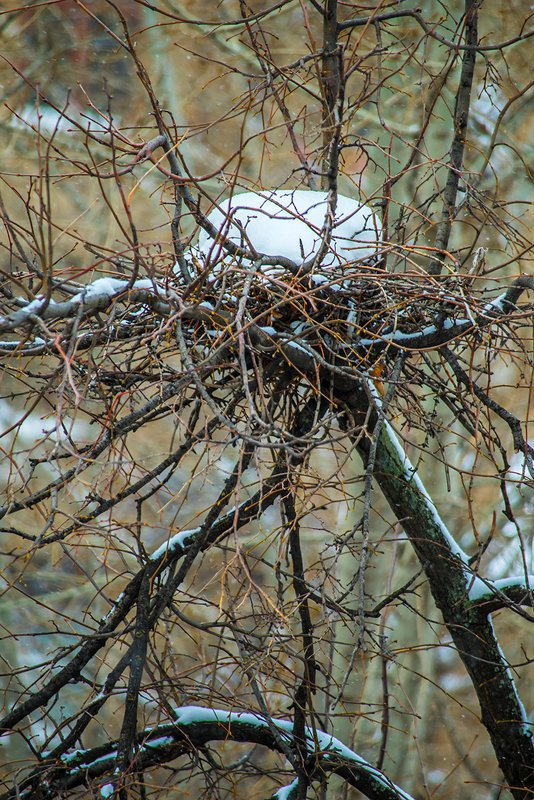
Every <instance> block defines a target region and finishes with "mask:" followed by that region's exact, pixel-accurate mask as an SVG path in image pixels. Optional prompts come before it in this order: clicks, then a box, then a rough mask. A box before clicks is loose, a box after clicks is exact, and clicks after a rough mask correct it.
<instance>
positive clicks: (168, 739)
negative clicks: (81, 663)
mask: <svg viewBox="0 0 534 800" xmlns="http://www.w3.org/2000/svg"><path fill="white" fill-rule="evenodd" d="M270 722H271V723H273V724H274V726H275V727H276V728H277V729H278V732H279V736H281V737H282V738H283V739H285V741H286V742H288V744H289V745H291V744H292V739H293V734H292V727H293V723H292V722H291V721H289V720H284V719H279V718H271V719H270ZM305 737H306V738H305V742H306V747H307V751H308V756H309V757H310V758H313V760H314V762H315V763H317V770H316V773H317V774H316V776H315V777H316V780H322V779H323V778H324V772H326V771H328V772H334V773H336V774H338V775H340V776H341V777H343V778H344V779H345V780H346V781H347V783H349V784H350V785H351V786H354V787H356V788H357V789H358V790H359V791H360V792H362V793H363V794H364V795H365V796H366V797H368V798H370V800H413V798H412V797H411V796H410V795H409V794H408V793H407V792H404V791H403V790H402V789H401V788H400V787H398V786H396V785H395V784H394V783H392V781H390V780H389V779H388V778H387V777H386V775H385V774H384V773H383V772H381V771H380V770H378V769H376V768H375V767H373V766H372V765H371V764H369V762H368V761H365V759H363V758H362V757H361V756H359V755H358V754H357V753H355V752H354V751H353V750H351V749H350V748H348V747H346V746H345V745H344V744H343V743H342V742H341V741H340V740H339V739H336V738H335V737H334V736H331V735H330V734H328V733H324V732H323V731H320V730H312V729H311V728H305ZM277 738H278V737H275V736H274V734H273V732H272V731H271V729H270V727H269V725H268V722H267V720H266V719H265V718H263V717H262V716H261V715H259V714H254V713H239V712H233V711H227V710H224V709H209V708H204V707H202V706H185V707H183V708H178V709H176V711H175V721H174V723H172V724H167V725H158V726H156V727H154V728H147V729H145V730H143V731H140V732H139V733H138V735H137V753H136V757H135V768H136V771H137V772H145V771H147V770H149V769H151V768H153V767H157V766H160V765H161V764H165V763H169V762H171V761H174V760H175V759H177V758H179V757H181V756H184V755H188V756H189V757H190V758H192V759H194V758H195V753H196V751H198V750H199V749H201V748H203V747H205V746H206V745H207V744H208V743H209V742H212V741H228V740H232V741H236V742H247V743H251V744H252V743H254V744H258V745H262V746H264V747H267V748H268V749H269V750H272V751H274V752H280V744H279V742H278V741H277ZM117 748H118V741H114V742H109V743H108V744H105V745H102V746H100V747H95V748H93V749H90V750H83V751H77V752H76V753H74V754H72V755H69V756H65V757H63V759H62V764H61V767H60V768H59V769H58V767H57V765H55V764H54V765H53V766H52V767H50V768H49V770H48V771H45V770H44V769H42V768H41V769H39V770H38V771H37V772H36V773H35V774H34V775H33V776H31V777H30V778H28V779H26V780H25V781H24V782H22V785H20V786H19V787H17V789H16V790H11V791H9V792H6V793H5V794H3V795H1V796H0V800H10V798H13V797H15V793H16V792H18V794H17V795H16V796H17V800H30V798H32V797H35V794H34V792H35V788H36V786H37V785H38V786H39V788H40V794H39V798H40V800H53V798H55V797H57V796H58V795H61V794H62V793H64V792H66V791H68V790H71V789H74V788H76V787H79V786H88V785H90V784H91V783H92V782H94V781H96V780H98V779H99V778H102V777H104V776H108V775H110V774H111V773H112V772H113V765H114V763H115V759H116V757H117ZM192 748H193V749H194V750H193V753H191V749H192ZM46 766H48V765H45V768H46ZM45 775H46V779H45V780H43V778H44V776H45ZM108 780H109V779H108ZM99 782H100V781H99ZM108 786H109V787H110V791H113V785H112V784H109V783H106V786H105V787H103V788H106V789H107V787H108ZM100 793H101V794H102V789H101V791H100Z"/></svg>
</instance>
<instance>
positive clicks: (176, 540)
mask: <svg viewBox="0 0 534 800" xmlns="http://www.w3.org/2000/svg"><path fill="white" fill-rule="evenodd" d="M199 531H200V528H194V529H193V530H189V531H180V532H179V533H177V534H175V535H174V536H173V537H172V538H171V539H169V540H168V541H167V542H163V544H162V545H160V547H158V549H157V550H154V552H153V553H152V555H151V556H150V560H151V561H157V560H158V559H159V558H161V557H162V556H163V555H165V553H172V552H173V550H176V549H177V548H178V547H184V546H185V543H186V542H187V540H188V539H191V538H193V536H196V534H197V533H199Z"/></svg>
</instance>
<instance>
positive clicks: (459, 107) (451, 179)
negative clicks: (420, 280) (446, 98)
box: [428, 0, 479, 275]
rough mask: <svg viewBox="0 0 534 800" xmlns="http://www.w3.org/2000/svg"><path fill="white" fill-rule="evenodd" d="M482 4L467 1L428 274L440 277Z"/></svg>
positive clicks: (459, 167)
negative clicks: (448, 157) (459, 70)
mask: <svg viewBox="0 0 534 800" xmlns="http://www.w3.org/2000/svg"><path fill="white" fill-rule="evenodd" d="M478 2H479V0H465V28H466V33H465V39H466V42H467V44H468V45H471V47H470V49H468V50H465V51H464V55H463V60H462V73H461V75H460V85H459V87H458V91H457V94H456V105H455V108H454V118H453V121H454V136H453V139H452V145H451V160H450V166H449V175H448V178H447V183H446V184H445V188H444V190H443V211H442V215H441V220H440V221H439V222H438V225H437V230H436V242H435V247H436V249H437V253H436V255H435V257H434V258H433V260H432V262H431V264H430V266H429V268H428V272H429V274H430V275H439V273H440V272H441V270H442V269H443V260H444V258H445V256H446V254H447V247H448V244H449V238H450V235H451V228H452V222H453V220H454V218H455V216H456V209H455V206H456V194H457V192H458V182H459V180H460V176H461V174H462V162H463V156H464V147H465V136H466V132H467V122H468V119H469V105H470V102H471V86H472V84H473V75H474V72H475V60H476V49H475V45H476V44H477V43H478V31H477V23H478V9H477V6H478Z"/></svg>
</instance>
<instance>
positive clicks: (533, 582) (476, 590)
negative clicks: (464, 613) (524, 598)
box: [469, 575, 534, 600]
mask: <svg viewBox="0 0 534 800" xmlns="http://www.w3.org/2000/svg"><path fill="white" fill-rule="evenodd" d="M527 581H528V586H529V587H530V588H531V591H533V590H534V575H527V576H526V577H525V575H513V576H510V577H509V578H497V580H490V581H479V582H478V584H477V585H476V586H475V585H473V586H472V587H471V589H470V590H469V599H470V600H480V598H481V597H485V596H488V597H491V595H492V594H493V591H492V590H493V589H497V590H498V591H501V592H504V591H506V589H511V588H512V587H514V586H519V587H520V588H522V589H524V590H525V592H527V591H528V588H527Z"/></svg>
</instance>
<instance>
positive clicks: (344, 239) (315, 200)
mask: <svg viewBox="0 0 534 800" xmlns="http://www.w3.org/2000/svg"><path fill="white" fill-rule="evenodd" d="M327 197H328V195H327V193H326V192H314V191H307V190H304V189H297V190H295V191H287V190H285V191H284V190H279V191H272V192H258V193H254V192H244V193H243V194H236V195H234V196H233V197H231V198H230V199H227V200H223V201H222V202H221V203H220V204H219V208H217V209H215V210H214V211H212V212H211V214H209V216H208V219H209V221H210V222H211V223H212V224H213V225H214V226H215V227H216V228H217V229H218V230H219V231H220V232H221V233H222V234H223V235H225V236H226V238H227V239H228V240H229V241H231V242H233V243H234V244H237V245H240V246H243V247H244V248H246V249H247V250H249V249H250V246H249V244H248V242H247V238H248V240H249V241H250V244H251V245H252V247H253V248H254V249H255V250H256V252H257V253H260V254H263V255H268V256H277V255H278V256H284V257H285V258H289V259H291V260H292V261H294V262H295V263H296V264H300V263H302V262H303V261H307V260H308V259H310V258H312V257H313V256H314V255H316V254H317V252H318V251H319V249H320V246H321V242H322V238H321V231H322V229H323V226H324V223H325V217H326V214H327V211H328V202H327ZM241 227H242V230H244V231H245V233H246V236H243V233H242V230H241ZM380 233H381V225H380V222H379V221H378V219H377V218H376V217H375V215H374V214H373V211H372V209H370V208H369V206H366V205H364V204H362V203H360V202H358V201H357V200H353V199H352V198H350V197H345V196H343V195H338V197H337V206H336V215H335V220H334V228H333V231H332V238H331V241H330V247H329V252H328V253H327V254H326V255H325V257H324V259H323V261H322V265H323V266H331V265H333V264H340V263H341V264H343V263H345V262H347V261H354V260H357V259H360V258H369V257H370V256H373V255H375V254H376V252H377V248H378V246H379V239H380ZM198 248H199V251H200V253H201V255H203V256H204V257H206V256H208V254H209V253H210V251H211V250H212V248H215V251H216V252H217V251H218V246H217V245H215V244H214V241H213V239H212V238H211V237H210V236H209V235H208V234H207V233H206V232H205V231H203V230H202V231H201V232H200V235H199V239H198Z"/></svg>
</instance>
